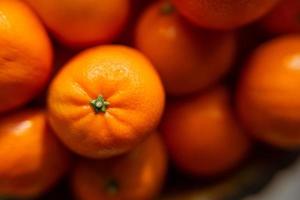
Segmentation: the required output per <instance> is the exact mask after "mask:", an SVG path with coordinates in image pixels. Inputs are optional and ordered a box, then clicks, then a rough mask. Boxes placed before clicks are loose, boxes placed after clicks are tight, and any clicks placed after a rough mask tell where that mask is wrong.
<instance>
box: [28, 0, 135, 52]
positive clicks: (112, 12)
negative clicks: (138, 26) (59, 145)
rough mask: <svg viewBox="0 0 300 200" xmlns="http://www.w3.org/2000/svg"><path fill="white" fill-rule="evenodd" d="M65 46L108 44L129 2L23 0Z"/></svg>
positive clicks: (120, 27) (119, 28)
mask: <svg viewBox="0 0 300 200" xmlns="http://www.w3.org/2000/svg"><path fill="white" fill-rule="evenodd" d="M26 1H27V2H28V3H29V4H30V5H31V6H32V8H33V9H34V10H35V11H36V12H37V14H38V15H39V16H40V17H41V19H42V21H43V22H44V23H45V24H46V26H47V27H48V28H49V29H50V30H51V31H52V32H53V33H54V35H55V36H56V37H57V38H58V40H60V41H61V42H62V43H64V44H65V45H68V46H70V47H86V46H92V45H95V44H100V43H109V42H111V41H112V40H114V39H115V38H116V37H117V36H118V35H119V34H120V33H121V31H122V30H123V28H124V26H125V25H126V23H127V21H128V16H129V10H130V1H129V0H51V1H45V0H26Z"/></svg>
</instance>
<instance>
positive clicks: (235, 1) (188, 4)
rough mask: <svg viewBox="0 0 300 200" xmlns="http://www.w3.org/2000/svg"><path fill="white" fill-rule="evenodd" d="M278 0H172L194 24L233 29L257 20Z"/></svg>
mask: <svg viewBox="0 0 300 200" xmlns="http://www.w3.org/2000/svg"><path fill="white" fill-rule="evenodd" d="M278 1H279V0H172V2H173V3H174V4H175V6H176V7H177V9H178V10H179V11H180V13H181V14H182V15H184V16H185V17H186V18H187V19H189V20H190V21H191V22H193V23H194V24H196V25H198V26H201V27H205V28H212V29H221V30H228V29H235V28H238V27H240V26H243V25H246V24H248V23H251V22H253V21H254V20H257V19H258V18H260V17H262V16H263V15H264V14H266V13H267V12H268V11H270V10H271V9H272V7H273V6H274V5H276V3H277V2H278Z"/></svg>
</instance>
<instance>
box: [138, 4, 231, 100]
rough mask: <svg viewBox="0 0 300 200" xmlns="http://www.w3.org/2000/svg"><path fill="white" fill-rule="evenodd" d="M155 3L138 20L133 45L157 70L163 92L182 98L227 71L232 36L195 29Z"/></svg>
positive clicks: (174, 13)
mask: <svg viewBox="0 0 300 200" xmlns="http://www.w3.org/2000/svg"><path fill="white" fill-rule="evenodd" d="M164 6H166V2H164V1H163V2H157V3H155V4H154V5H152V6H151V7H149V8H148V9H147V10H146V11H145V13H144V14H143V16H142V17H141V18H140V21H139V22H138V25H137V29H136V36H135V45H136V47H137V48H138V49H140V50H141V51H142V52H143V53H145V55H147V56H148V57H149V59H150V60H151V61H152V63H153V64H154V66H155V67H156V69H157V70H158V72H159V74H160V76H161V78H162V81H163V83H164V86H165V89H166V92H167V93H168V94H170V95H183V94H188V93H192V92H195V91H197V90H201V89H204V88H206V87H208V86H209V85H211V84H213V83H215V82H216V81H217V80H218V79H219V78H220V77H222V76H223V75H224V74H225V73H226V72H227V71H228V70H229V69H230V67H231V64H232V62H233V59H234V55H235V50H236V43H235V37H234V34H233V33H232V32H224V33H223V32H214V31H206V30H202V29H196V28H195V27H193V26H191V25H190V24H188V23H186V21H184V20H183V19H182V18H181V17H180V16H179V15H178V13H177V12H176V11H175V10H174V11H173V12H172V13H163V12H162V8H163V7H164Z"/></svg>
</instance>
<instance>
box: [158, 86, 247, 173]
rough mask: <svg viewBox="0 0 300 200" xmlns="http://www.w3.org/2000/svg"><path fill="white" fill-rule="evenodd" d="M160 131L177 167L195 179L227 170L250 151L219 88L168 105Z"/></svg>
mask: <svg viewBox="0 0 300 200" xmlns="http://www.w3.org/2000/svg"><path fill="white" fill-rule="evenodd" d="M161 130H162V133H163V136H164V140H165V143H166V145H167V147H168V149H169V153H170V157H171V158H172V160H173V161H174V163H175V164H176V166H177V167H178V168H180V169H181V170H183V171H184V172H186V173H188V174H192V175H196V176H215V175H219V174H221V173H223V172H225V171H227V170H230V169H231V168H233V167H235V166H236V165H237V164H238V163H239V162H240V161H241V160H242V159H243V158H245V156H246V155H247V153H248V150H249V147H250V142H249V140H248V138H247V137H246V136H245V135H244V134H243V132H242V130H241V129H240V127H239V125H238V124H237V121H236V120H235V117H234V116H233V113H232V110H231V106H230V102H229V94H228V93H227V91H226V89H225V88H222V87H220V88H217V89H214V90H212V91H209V92H207V93H205V94H203V95H195V96H192V97H186V98H180V99H177V100H176V101H174V102H171V103H170V104H169V105H168V106H167V108H166V111H165V115H164V117H163V120H162V124H161Z"/></svg>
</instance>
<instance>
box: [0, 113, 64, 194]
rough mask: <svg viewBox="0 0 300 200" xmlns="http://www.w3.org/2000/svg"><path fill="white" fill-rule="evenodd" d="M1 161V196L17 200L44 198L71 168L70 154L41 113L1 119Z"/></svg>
mask: <svg viewBox="0 0 300 200" xmlns="http://www.w3.org/2000/svg"><path fill="white" fill-rule="evenodd" d="M0 160H1V162H0V196H3V195H4V196H9V197H18V198H25V197H26V198H27V197H35V196H38V195H41V194H42V193H43V192H45V191H46V190H48V189H49V188H50V187H51V186H53V185H54V184H55V183H56V182H57V181H58V179H59V178H61V176H62V175H63V174H64V173H65V172H66V170H67V169H68V166H69V154H68V152H67V151H66V150H65V149H64V147H63V146H62V145H61V144H60V143H59V142H58V140H57V139H56V137H55V136H54V134H53V133H52V131H51V130H50V129H49V127H48V126H47V123H46V116H45V112H44V111H41V110H23V111H19V112H17V113H14V114H10V115H7V116H5V117H2V118H1V119H0Z"/></svg>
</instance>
